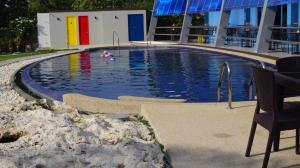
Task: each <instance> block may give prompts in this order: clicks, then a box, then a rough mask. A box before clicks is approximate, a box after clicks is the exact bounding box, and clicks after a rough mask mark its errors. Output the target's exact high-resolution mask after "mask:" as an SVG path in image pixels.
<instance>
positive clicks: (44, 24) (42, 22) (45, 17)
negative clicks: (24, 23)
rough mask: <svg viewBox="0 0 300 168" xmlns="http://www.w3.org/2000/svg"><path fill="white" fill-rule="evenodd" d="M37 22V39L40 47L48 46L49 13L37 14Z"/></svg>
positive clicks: (49, 45) (49, 44)
mask: <svg viewBox="0 0 300 168" xmlns="http://www.w3.org/2000/svg"><path fill="white" fill-rule="evenodd" d="M37 18H38V22H37V28H38V40H39V47H40V48H50V47H51V42H50V25H49V22H50V21H49V14H47V13H42V14H38V15H37Z"/></svg>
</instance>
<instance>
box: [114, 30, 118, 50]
mask: <svg viewBox="0 0 300 168" xmlns="http://www.w3.org/2000/svg"><path fill="white" fill-rule="evenodd" d="M115 35H117V39H118V50H119V52H120V38H119V34H118V33H117V32H116V31H113V46H115Z"/></svg>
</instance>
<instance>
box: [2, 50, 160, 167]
mask: <svg viewBox="0 0 300 168" xmlns="http://www.w3.org/2000/svg"><path fill="white" fill-rule="evenodd" d="M50 57H51V56H49V57H43V58H35V59H30V60H25V61H21V62H17V63H12V64H9V65H4V66H1V67H0V79H1V80H0V168H2V167H5V168H6V167H40V168H42V167H70V168H73V167H104V168H106V167H107V168H111V167H118V168H124V167H156V168H159V167H165V162H164V159H163V157H164V154H163V153H162V151H161V150H160V147H159V144H157V143H156V142H155V140H154V139H153V138H152V136H151V135H150V133H151V132H150V131H149V129H148V128H147V127H145V126H144V125H142V124H141V123H139V122H137V121H135V120H130V119H129V120H119V119H117V120H116V119H113V118H108V117H106V116H104V115H100V114H98V115H85V114H79V113H78V111H77V110H76V109H74V108H72V107H70V106H67V105H66V104H63V103H61V102H57V101H47V100H45V99H41V100H37V101H27V102H26V101H25V99H24V98H22V97H21V96H19V94H18V93H17V92H16V91H14V90H13V89H12V88H11V87H10V78H11V76H12V74H13V73H14V72H15V71H16V70H18V69H20V68H21V67H22V66H25V65H28V64H30V63H32V62H35V61H39V60H42V59H47V58H50ZM126 118H127V117H126Z"/></svg>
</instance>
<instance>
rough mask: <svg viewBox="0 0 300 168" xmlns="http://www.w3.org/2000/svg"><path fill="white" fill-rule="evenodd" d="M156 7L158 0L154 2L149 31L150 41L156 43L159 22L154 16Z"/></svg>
mask: <svg viewBox="0 0 300 168" xmlns="http://www.w3.org/2000/svg"><path fill="white" fill-rule="evenodd" d="M155 6H156V0H155V1H154V6H153V10H152V15H151V20H150V25H149V30H148V39H149V40H150V41H154V35H155V29H156V26H157V20H158V17H157V16H154V10H155Z"/></svg>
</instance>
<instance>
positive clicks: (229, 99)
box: [217, 62, 232, 109]
mask: <svg viewBox="0 0 300 168" xmlns="http://www.w3.org/2000/svg"><path fill="white" fill-rule="evenodd" d="M225 70H227V78H228V108H229V109H232V80H231V68H230V66H229V63H228V62H224V63H223V65H221V69H220V78H219V81H218V93H217V94H218V102H220V101H221V87H222V82H223V80H224V73H225Z"/></svg>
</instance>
